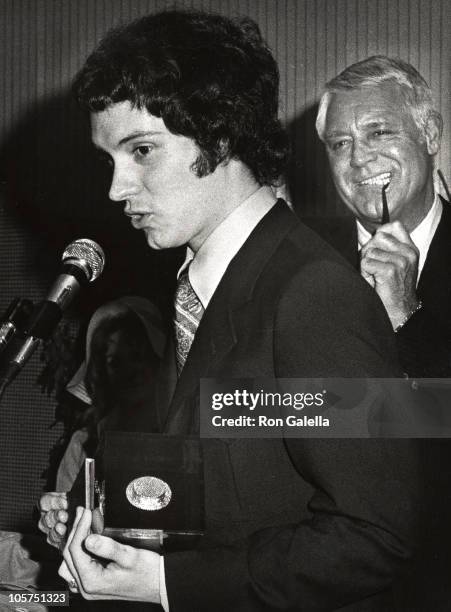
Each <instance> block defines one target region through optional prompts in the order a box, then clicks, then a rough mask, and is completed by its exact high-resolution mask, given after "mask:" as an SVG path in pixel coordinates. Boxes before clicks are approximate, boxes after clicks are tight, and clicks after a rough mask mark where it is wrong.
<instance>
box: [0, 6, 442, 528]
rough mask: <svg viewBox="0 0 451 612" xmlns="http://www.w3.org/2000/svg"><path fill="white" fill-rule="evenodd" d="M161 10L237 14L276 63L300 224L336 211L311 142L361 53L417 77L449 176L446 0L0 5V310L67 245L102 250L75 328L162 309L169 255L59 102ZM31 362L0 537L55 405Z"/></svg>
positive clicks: (20, 524) (27, 486) (68, 104)
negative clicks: (115, 37) (154, 305)
mask: <svg viewBox="0 0 451 612" xmlns="http://www.w3.org/2000/svg"><path fill="white" fill-rule="evenodd" d="M168 6H184V7H193V8H203V9H206V10H211V11H216V12H220V13H224V14H226V15H249V16H250V17H252V18H254V19H255V20H256V21H257V22H258V23H259V25H260V27H261V29H262V32H263V35H264V36H265V37H266V39H267V40H268V43H269V45H270V47H271V48H272V49H273V51H274V53H275V55H276V58H277V60H278V62H279V66H280V72H281V92H280V99H281V117H282V119H283V121H284V122H285V123H286V125H287V127H288V129H289V131H290V135H291V139H292V144H293V151H294V154H295V155H294V161H293V163H292V166H291V168H290V174H289V177H288V183H289V186H290V191H291V200H292V201H293V203H294V205H295V207H296V209H297V210H298V211H299V212H300V213H301V214H323V213H330V212H333V211H335V210H336V209H337V207H339V206H340V205H339V203H338V202H337V199H336V197H335V195H334V191H333V187H332V185H331V181H330V178H329V175H328V171H327V164H326V160H325V156H324V152H323V149H322V145H321V144H320V143H319V142H318V140H317V138H316V135H315V133H314V118H315V110H316V109H315V105H316V103H317V101H318V99H319V96H320V93H321V89H322V86H323V84H324V83H325V81H327V80H328V79H330V78H331V77H333V76H334V75H335V74H337V73H338V72H339V71H340V70H342V69H343V68H344V67H345V66H346V65H348V64H350V63H352V62H354V61H357V60H359V59H363V58H365V57H367V56H368V55H372V54H374V53H384V54H389V55H396V56H400V57H402V58H403V59H405V60H407V61H409V62H411V63H412V64H413V65H414V66H416V67H417V68H418V69H419V70H420V72H421V73H422V74H423V76H424V77H425V78H426V80H428V81H429V83H430V84H431V86H432V87H433V89H434V92H435V94H436V98H437V102H438V106H439V109H440V110H441V112H442V114H443V117H444V121H445V126H446V130H445V134H444V143H443V148H442V152H441V154H440V156H439V158H438V165H439V167H441V169H442V171H443V172H444V174H445V175H446V177H447V179H448V182H450V179H451V172H450V170H451V163H450V162H451V156H450V146H449V145H450V126H451V101H450V78H451V70H450V35H449V30H450V26H451V23H450V15H451V3H449V2H448V0H429V1H427V0H277V1H276V0H247V1H246V0H216V1H214V0H211V1H207V0H205V1H202V0H197V1H196V0H193V1H191V2H189V1H185V2H181V1H180V2H165V1H162V0H160V1H155V0H154V1H151V0H0V312H2V311H3V310H4V309H5V308H6V307H7V305H8V304H9V302H10V301H11V300H12V298H14V297H15V296H22V297H28V298H30V299H34V300H39V299H42V298H43V297H44V295H45V292H46V290H47V289H48V286H49V284H50V282H51V280H52V279H53V278H54V276H55V275H56V273H57V267H58V260H59V258H60V255H61V252H62V250H63V248H64V246H65V244H67V243H68V242H70V241H71V240H73V239H74V238H78V237H82V236H86V237H91V238H94V239H96V240H98V241H99V243H100V244H101V245H102V246H103V247H104V249H105V251H106V253H107V267H106V271H105V273H104V275H103V277H102V279H101V280H99V281H98V282H97V283H96V284H95V285H94V286H93V287H92V288H90V289H89V290H87V291H86V292H85V293H84V294H83V295H82V296H81V297H80V299H79V300H78V302H77V305H76V306H74V308H73V309H72V310H71V312H69V313H68V318H69V320H70V321H79V320H80V319H83V317H85V316H87V315H88V314H89V313H90V312H91V311H92V310H93V309H94V308H95V307H96V306H97V305H98V304H100V303H101V302H103V301H105V300H106V299H109V298H112V297H114V296H117V295H123V294H127V293H129V294H130V293H140V294H144V295H148V296H150V297H153V298H154V299H156V300H157V301H159V302H160V303H161V304H162V305H164V304H165V300H166V298H167V296H168V295H169V294H170V292H171V287H172V283H173V270H174V266H175V265H176V262H177V256H178V255H177V254H169V253H163V254H161V253H159V254H156V253H152V252H151V251H150V249H148V248H147V247H146V244H145V242H144V239H143V236H142V235H140V234H139V233H136V232H135V231H134V230H132V229H131V228H130V226H129V224H128V222H127V221H126V220H125V219H124V218H122V215H121V210H120V207H118V206H114V205H112V204H110V203H108V201H107V200H106V197H105V192H106V185H107V182H108V177H107V175H106V173H105V172H104V171H103V170H102V169H101V168H99V167H98V165H97V162H96V160H95V159H94V157H93V154H92V151H91V149H90V147H89V134H88V130H87V126H86V124H85V122H84V119H83V118H82V117H81V116H80V114H79V112H78V110H77V109H76V108H75V106H74V105H73V103H72V101H71V100H70V96H69V94H68V88H69V84H70V81H71V78H72V76H73V75H74V74H75V72H76V71H77V69H78V68H79V67H80V66H81V64H82V63H83V60H84V59H85V57H86V55H87V54H88V53H89V52H90V51H91V50H92V49H93V47H94V45H95V43H96V41H97V40H98V39H99V38H100V37H101V36H102V34H103V33H104V32H105V31H106V30H107V29H108V28H109V27H111V26H112V25H114V24H116V23H118V22H121V21H129V20H131V19H133V18H135V17H138V16H140V15H144V14H146V13H148V12H151V11H154V10H157V9H162V8H165V7H168ZM41 370H42V363H41V362H40V360H39V355H36V356H35V357H34V358H33V360H32V362H31V363H29V364H28V366H27V369H26V370H25V371H24V372H23V373H22V375H21V377H20V378H19V379H18V380H17V381H16V382H15V383H14V385H13V386H11V387H10V388H9V390H8V392H7V393H6V395H5V396H4V398H3V400H2V402H1V404H0V467H1V470H0V490H1V491H2V501H1V502H0V528H3V529H18V528H31V526H32V525H33V523H32V520H31V507H32V505H33V503H34V500H35V499H36V498H37V497H38V495H39V492H40V490H41V489H42V487H43V484H44V481H43V480H42V479H41V478H40V475H41V473H42V471H43V470H44V469H45V467H46V464H47V460H48V457H47V454H48V450H49V448H50V447H51V445H52V444H53V443H54V441H55V440H56V438H57V437H58V435H59V434H60V432H61V429H60V427H59V426H57V427H54V428H52V429H50V428H49V427H50V425H51V423H52V420H53V411H54V401H53V398H51V397H50V398H48V397H47V396H46V395H43V394H42V393H41V392H40V391H39V388H38V386H37V385H36V378H37V376H38V374H39V373H40V371H41Z"/></svg>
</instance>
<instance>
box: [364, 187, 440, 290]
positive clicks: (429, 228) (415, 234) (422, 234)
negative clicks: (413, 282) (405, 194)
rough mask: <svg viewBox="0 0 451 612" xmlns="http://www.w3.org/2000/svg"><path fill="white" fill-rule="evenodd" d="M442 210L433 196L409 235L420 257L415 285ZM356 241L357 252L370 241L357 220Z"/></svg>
mask: <svg viewBox="0 0 451 612" xmlns="http://www.w3.org/2000/svg"><path fill="white" fill-rule="evenodd" d="M442 210H443V204H442V202H441V200H440V198H439V196H438V194H435V198H434V202H433V204H432V206H431V208H430V209H429V212H428V214H427V215H426V216H425V218H424V219H423V221H421V223H420V224H419V225H417V227H416V228H415V229H414V230H413V231H412V232H411V234H410V238H411V239H412V242H413V243H414V245H415V246H416V247H417V249H418V250H419V252H420V257H419V260H418V276H417V284H418V281H419V279H420V274H421V272H422V270H423V267H424V262H425V261H426V257H427V254H428V251H429V247H430V246H431V242H432V238H433V237H434V234H435V230H436V229H437V226H438V224H439V222H440V218H441V216H442ZM357 240H358V243H359V251H360V249H361V248H362V247H364V246H365V244H366V243H367V242H368V241H369V240H371V234H370V233H369V232H368V231H367V230H366V229H365V228H364V227H363V225H362V224H361V223H360V221H359V220H357Z"/></svg>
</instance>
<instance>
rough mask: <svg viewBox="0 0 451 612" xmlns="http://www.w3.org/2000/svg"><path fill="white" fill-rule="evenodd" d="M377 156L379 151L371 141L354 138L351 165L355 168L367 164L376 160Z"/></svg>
mask: <svg viewBox="0 0 451 612" xmlns="http://www.w3.org/2000/svg"><path fill="white" fill-rule="evenodd" d="M376 157H377V152H376V151H375V149H374V148H373V147H372V145H371V143H369V142H367V141H365V140H354V142H353V144H352V153H351V166H352V167H353V168H360V167H362V166H365V164H367V163H368V162H371V161H374V160H375V159H376Z"/></svg>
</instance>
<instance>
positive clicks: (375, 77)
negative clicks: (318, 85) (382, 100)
mask: <svg viewBox="0 0 451 612" xmlns="http://www.w3.org/2000/svg"><path fill="white" fill-rule="evenodd" d="M385 82H392V83H396V84H397V85H399V87H400V91H401V95H402V97H403V101H404V105H405V107H406V109H407V110H408V111H410V113H411V115H412V118H413V120H414V122H415V124H416V126H417V127H418V129H419V130H420V132H421V134H422V135H424V134H425V129H426V126H427V123H428V120H429V118H430V117H431V116H434V115H438V114H439V113H438V111H437V110H436V109H435V107H434V101H433V97H432V91H431V88H430V87H429V85H428V84H427V83H426V81H425V80H424V79H423V77H422V76H421V74H420V73H419V72H418V71H417V70H415V68H414V67H413V66H411V65H410V64H408V63H407V62H404V61H403V60H401V59H395V58H390V57H386V56H385V55H373V56H372V57H369V58H367V59H365V60H362V61H361V62H357V63H356V64H352V65H351V66H348V68H345V70H343V72H341V73H340V74H339V75H338V76H336V77H335V78H333V79H332V80H331V81H329V82H328V83H327V84H326V87H325V91H324V94H323V95H322V97H321V100H320V103H319V107H318V114H317V116H316V131H317V132H318V136H319V137H320V139H321V140H323V141H324V137H325V133H324V132H325V127H326V114H327V109H328V107H329V103H330V99H331V97H332V95H333V94H334V93H338V92H341V91H352V90H353V89H360V88H361V87H365V86H369V85H379V84H381V83H385Z"/></svg>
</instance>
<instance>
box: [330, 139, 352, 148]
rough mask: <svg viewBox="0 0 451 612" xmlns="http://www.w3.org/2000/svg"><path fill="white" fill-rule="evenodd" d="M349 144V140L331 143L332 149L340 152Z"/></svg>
mask: <svg viewBox="0 0 451 612" xmlns="http://www.w3.org/2000/svg"><path fill="white" fill-rule="evenodd" d="M347 142H348V141H347V140H337V141H336V142H332V143H331V145H330V148H331V149H332V151H338V150H340V149H342V148H343V147H344V146H345V145H346V144H347Z"/></svg>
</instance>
